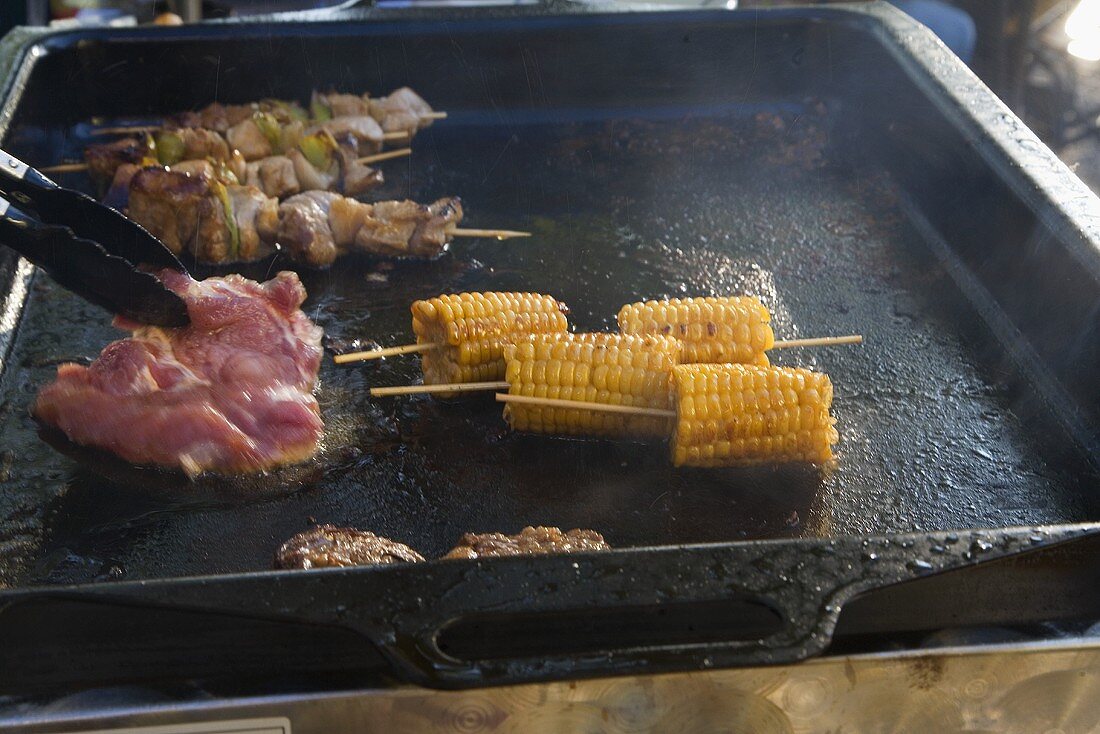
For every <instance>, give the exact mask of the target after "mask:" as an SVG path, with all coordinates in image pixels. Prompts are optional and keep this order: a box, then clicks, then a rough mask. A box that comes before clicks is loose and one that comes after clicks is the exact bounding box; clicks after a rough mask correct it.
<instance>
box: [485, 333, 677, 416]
mask: <svg viewBox="0 0 1100 734" xmlns="http://www.w3.org/2000/svg"><path fill="white" fill-rule="evenodd" d="M680 349H681V347H680V344H679V342H677V341H676V340H675V339H671V338H669V337H663V336H629V335H624V334H551V335H540V336H534V337H530V338H527V339H524V340H522V341H518V342H517V343H515V344H511V345H509V346H507V347H505V349H504V354H505V359H506V361H507V364H508V368H507V372H506V374H505V379H507V380H508V382H509V388H508V392H509V393H510V394H512V395H525V396H529V397H540V398H557V399H562V400H578V401H586V402H595V403H602V404H608V405H628V406H635V407H643V408H665V409H667V408H670V407H671V397H670V393H669V391H670V379H671V375H672V368H673V367H674V366H675V365H676V364H678V363H679V357H680ZM504 419H505V420H506V421H508V423H509V424H510V425H511V426H512V428H514V429H515V430H517V431H533V432H536V433H554V434H567V435H583V436H605V437H611V438H627V437H631V436H667V435H668V431H669V427H670V425H669V424H670V420H669V419H667V418H655V417H644V416H631V415H619V414H612V413H599V412H595V411H591V410H576V409H572V408H560V407H542V406H531V405H525V404H519V403H509V404H508V405H507V406H505V408H504Z"/></svg>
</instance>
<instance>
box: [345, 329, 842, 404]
mask: <svg viewBox="0 0 1100 734" xmlns="http://www.w3.org/2000/svg"><path fill="white" fill-rule="evenodd" d="M862 343H863V335H862V334H852V335H851V336H818V337H812V338H809V339H787V340H785V341H777V342H775V343H774V344H773V345H772V349H789V348H791V347H833V346H839V345H842V344H862ZM442 346H444V345H443V344H440V343H434V342H428V343H426V344H407V345H405V346H403V347H388V348H386V349H374V350H371V351H368V352H352V353H351V354H341V355H338V356H337V357H335V361H336V364H344V363H346V362H360V361H362V360H366V359H380V358H382V357H393V356H396V355H398V354H417V353H419V352H427V351H430V350H432V349H437V348H439V347H442ZM417 392H428V391H426V390H418V391H417ZM391 394H393V395H399V394H400V393H391Z"/></svg>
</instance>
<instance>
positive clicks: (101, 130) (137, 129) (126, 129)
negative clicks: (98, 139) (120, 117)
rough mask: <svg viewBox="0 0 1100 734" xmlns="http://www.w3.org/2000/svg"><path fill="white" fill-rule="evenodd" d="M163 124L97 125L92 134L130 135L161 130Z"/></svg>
mask: <svg viewBox="0 0 1100 734" xmlns="http://www.w3.org/2000/svg"><path fill="white" fill-rule="evenodd" d="M162 127H164V126H163V125H118V126H116V127H97V128H95V129H93V130H92V135H129V134H131V133H135V134H136V133H151V132H155V131H157V130H160V129H161V128H162Z"/></svg>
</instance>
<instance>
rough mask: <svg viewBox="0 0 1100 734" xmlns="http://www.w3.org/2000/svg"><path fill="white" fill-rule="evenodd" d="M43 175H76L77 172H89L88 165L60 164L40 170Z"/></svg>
mask: <svg viewBox="0 0 1100 734" xmlns="http://www.w3.org/2000/svg"><path fill="white" fill-rule="evenodd" d="M38 170H39V171H42V172H43V173H75V172H76V171H87V170H88V164H87V163H58V164H57V165H56V166H43V167H42V168H39V169H38Z"/></svg>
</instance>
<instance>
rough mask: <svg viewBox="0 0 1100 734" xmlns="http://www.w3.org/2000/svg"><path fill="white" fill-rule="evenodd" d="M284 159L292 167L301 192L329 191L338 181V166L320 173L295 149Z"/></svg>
mask: <svg viewBox="0 0 1100 734" xmlns="http://www.w3.org/2000/svg"><path fill="white" fill-rule="evenodd" d="M286 157H287V158H289V159H290V162H291V163H292V164H293V165H294V175H295V176H297V178H298V185H299V186H300V187H301V189H302V191H330V190H332V189H333V188H334V186H335V185H336V182H337V181H338V180H339V177H340V168H339V166H334V167H333V170H331V171H320V170H318V169H317V167H316V166H314V165H313V164H312V163H310V162H309V159H308V158H306V157H305V154H303V153H302V151H300V150H298V149H297V148H295V149H294V150H292V151H290V152H289V153H287V154H286Z"/></svg>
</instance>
